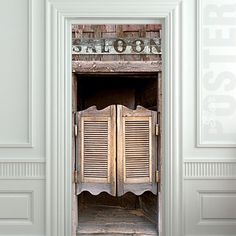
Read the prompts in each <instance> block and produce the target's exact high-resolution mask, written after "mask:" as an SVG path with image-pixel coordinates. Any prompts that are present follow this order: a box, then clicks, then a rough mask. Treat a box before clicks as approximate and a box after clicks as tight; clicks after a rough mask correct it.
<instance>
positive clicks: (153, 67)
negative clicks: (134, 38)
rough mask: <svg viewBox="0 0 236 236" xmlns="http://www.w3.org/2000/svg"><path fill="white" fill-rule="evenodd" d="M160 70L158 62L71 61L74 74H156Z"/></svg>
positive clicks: (160, 66) (160, 65)
mask: <svg viewBox="0 0 236 236" xmlns="http://www.w3.org/2000/svg"><path fill="white" fill-rule="evenodd" d="M161 70H162V64H161V62H160V61H132V62H131V61H93V62H92V61H73V62H72V71H73V72H74V73H78V74H79V73H111V72H112V73H115V72H116V73H124V72H132V73H134V72H147V73H150V72H158V71H161Z"/></svg>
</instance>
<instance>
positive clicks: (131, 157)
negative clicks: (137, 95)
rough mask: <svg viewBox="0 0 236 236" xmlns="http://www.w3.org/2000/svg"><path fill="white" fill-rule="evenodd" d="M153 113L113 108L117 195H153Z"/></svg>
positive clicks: (154, 182) (118, 107)
mask: <svg viewBox="0 0 236 236" xmlns="http://www.w3.org/2000/svg"><path fill="white" fill-rule="evenodd" d="M156 122H157V112H155V111H151V110H147V109H145V108H143V107H141V106H138V107H137V109H136V110H131V109H128V108H127V107H124V106H122V105H118V106H117V152H118V153H117V176H118V179H117V194H118V196H121V195H123V194H125V193H126V192H129V191H130V192H133V193H135V194H137V195H140V194H142V193H144V192H145V191H151V192H152V193H154V194H156V193H157V184H156V181H155V171H156V170H157V142H156V135H155V124H156Z"/></svg>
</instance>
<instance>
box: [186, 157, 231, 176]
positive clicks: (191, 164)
mask: <svg viewBox="0 0 236 236" xmlns="http://www.w3.org/2000/svg"><path fill="white" fill-rule="evenodd" d="M183 174H184V179H186V180H187V179H190V180H191V179H196V180H199V179H236V160H209V161H207V160H189V161H186V160H185V161H184V171H183Z"/></svg>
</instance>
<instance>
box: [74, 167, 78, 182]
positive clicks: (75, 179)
mask: <svg viewBox="0 0 236 236" xmlns="http://www.w3.org/2000/svg"><path fill="white" fill-rule="evenodd" d="M74 183H75V184H77V183H78V171H77V170H75V171H74Z"/></svg>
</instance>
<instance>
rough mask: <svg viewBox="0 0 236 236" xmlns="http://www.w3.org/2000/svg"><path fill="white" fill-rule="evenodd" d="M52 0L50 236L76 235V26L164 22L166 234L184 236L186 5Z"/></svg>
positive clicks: (156, 0)
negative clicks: (73, 39) (73, 232)
mask: <svg viewBox="0 0 236 236" xmlns="http://www.w3.org/2000/svg"><path fill="white" fill-rule="evenodd" d="M45 1H46V14H47V21H46V109H47V110H46V112H47V115H46V132H47V135H46V144H47V145H46V158H47V159H46V163H47V164H46V165H47V186H46V204H47V212H46V216H47V218H46V232H47V236H71V229H72V157H71V156H72V116H71V114H72V104H71V103H72V92H71V87H72V85H71V82H72V76H71V72H72V70H71V68H72V64H71V24H73V23H78V24H112V23H113V24H125V23H129V24H135V23H136V24H141V23H145V24H153V23H154V24H155V23H159V22H160V20H161V21H162V23H163V28H164V30H163V32H164V33H163V39H164V40H163V42H162V43H163V65H164V66H163V68H164V71H163V78H162V80H163V90H164V91H163V94H164V110H163V113H164V127H163V132H164V133H163V134H164V135H163V137H164V153H163V154H164V155H163V163H162V175H161V179H162V186H161V188H162V194H161V198H162V205H161V219H162V221H161V223H160V229H161V235H162V236H183V235H184V233H183V202H182V201H183V198H182V196H183V194H182V191H183V189H182V179H183V178H182V123H181V122H182V107H181V104H182V95H181V94H182V83H181V77H182V2H181V1H180V0H151V1H143V2H142V1H141V0H129V1H125V0H115V1H106V0H99V1H98V0H86V1H83V2H82V1H79V0H70V1H68V0H45Z"/></svg>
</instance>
